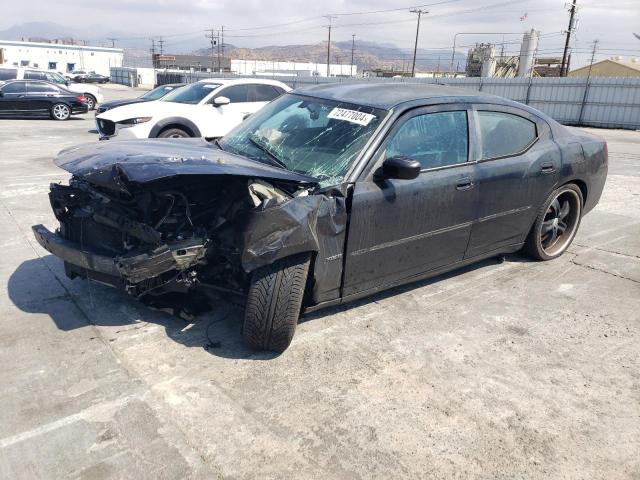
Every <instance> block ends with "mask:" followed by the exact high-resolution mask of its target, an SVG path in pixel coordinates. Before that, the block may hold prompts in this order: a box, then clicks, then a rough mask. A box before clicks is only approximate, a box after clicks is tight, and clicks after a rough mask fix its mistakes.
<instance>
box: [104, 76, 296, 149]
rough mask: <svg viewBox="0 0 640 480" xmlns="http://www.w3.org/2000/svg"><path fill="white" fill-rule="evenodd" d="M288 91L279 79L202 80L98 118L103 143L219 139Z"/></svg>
mask: <svg viewBox="0 0 640 480" xmlns="http://www.w3.org/2000/svg"><path fill="white" fill-rule="evenodd" d="M290 90H291V89H290V88H289V87H288V86H287V85H285V84H284V83H282V82H278V81H276V80H261V79H233V80H229V79H218V78H212V79H208V80H200V81H199V82H196V83H192V84H190V85H186V86H184V87H181V88H178V89H176V90H174V91H173V92H170V93H168V94H167V95H165V96H164V97H162V99H160V100H156V101H153V102H144V103H135V104H133V105H123V106H122V107H116V108H113V109H111V110H107V111H106V112H104V113H101V114H99V115H98V116H97V117H96V126H97V129H98V132H99V133H100V138H101V139H106V138H112V137H115V136H117V137H118V138H119V139H131V138H180V137H205V138H219V137H222V136H223V135H225V134H226V133H227V132H228V131H229V130H231V129H232V128H233V127H235V126H236V125H238V124H239V123H240V122H242V120H244V118H245V117H247V116H248V115H250V114H252V113H254V112H256V111H258V110H259V109H260V108H262V107H263V106H264V105H266V104H267V103H268V102H270V101H271V100H273V99H274V98H277V97H279V96H280V95H281V94H283V93H285V92H288V91H290Z"/></svg>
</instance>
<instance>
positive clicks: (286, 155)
mask: <svg viewBox="0 0 640 480" xmlns="http://www.w3.org/2000/svg"><path fill="white" fill-rule="evenodd" d="M386 113H387V112H386V111H384V110H379V109H376V108H372V107H368V106H363V105H354V104H348V103H339V102H336V101H332V100H324V99H319V98H311V97H303V96H298V95H291V94H286V95H282V96H281V97H279V98H277V99H276V100H274V101H273V102H271V103H270V104H269V105H267V106H265V107H264V108H262V109H261V110H259V111H258V112H256V113H254V114H252V115H251V116H250V117H249V118H247V119H246V120H245V121H244V122H242V123H241V124H240V125H239V126H237V127H236V128H234V129H233V130H232V131H231V132H229V133H228V134H227V135H225V136H224V137H223V138H222V140H220V144H221V145H222V148H223V149H224V150H228V151H230V152H232V153H235V154H239V155H244V156H247V157H249V158H252V159H254V160H257V161H259V162H263V163H268V164H273V165H279V166H280V167H282V168H286V169H287V170H292V171H294V172H299V173H303V174H306V175H311V176H313V177H316V178H317V179H318V181H319V183H320V185H321V186H323V187H324V186H329V185H336V184H339V183H340V182H341V181H342V179H343V177H344V174H345V172H346V171H347V169H348V168H349V166H350V165H351V162H353V160H354V159H355V158H356V157H357V155H358V154H359V153H360V151H361V149H362V147H363V145H364V144H365V143H366V142H367V140H368V139H369V138H370V137H371V135H372V134H373V132H374V131H375V129H376V128H377V127H378V125H379V124H380V121H381V120H382V118H383V117H384V116H385V115H386Z"/></svg>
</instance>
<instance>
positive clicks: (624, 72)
mask: <svg viewBox="0 0 640 480" xmlns="http://www.w3.org/2000/svg"><path fill="white" fill-rule="evenodd" d="M587 75H589V65H587V66H586V67H582V68H577V69H575V70H573V71H571V72H569V76H570V77H586V76H587ZM591 76H593V77H640V61H639V60H638V59H637V58H632V59H630V60H629V61H624V60H623V59H622V57H614V58H609V59H607V60H602V61H600V62H597V63H594V64H593V65H591Z"/></svg>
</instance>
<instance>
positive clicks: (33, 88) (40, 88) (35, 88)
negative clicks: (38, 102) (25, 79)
mask: <svg viewBox="0 0 640 480" xmlns="http://www.w3.org/2000/svg"><path fill="white" fill-rule="evenodd" d="M58 91H59V90H58V89H57V88H56V87H54V86H53V85H48V84H46V83H42V82H29V83H28V84H27V92H29V93H58Z"/></svg>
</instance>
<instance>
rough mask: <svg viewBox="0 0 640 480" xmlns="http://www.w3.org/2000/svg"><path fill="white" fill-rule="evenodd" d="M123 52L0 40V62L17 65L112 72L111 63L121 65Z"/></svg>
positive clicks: (53, 43) (100, 72)
mask: <svg viewBox="0 0 640 480" xmlns="http://www.w3.org/2000/svg"><path fill="white" fill-rule="evenodd" d="M122 56H123V50H122V49H121V48H106V47H89V46H84V45H68V44H62V43H55V42H19V41H13V40H0V65H3V64H4V65H9V66H15V67H33V68H40V69H43V70H55V71H58V72H72V71H73V70H87V71H93V72H96V73H99V74H102V75H109V71H110V68H111V67H121V66H122Z"/></svg>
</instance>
